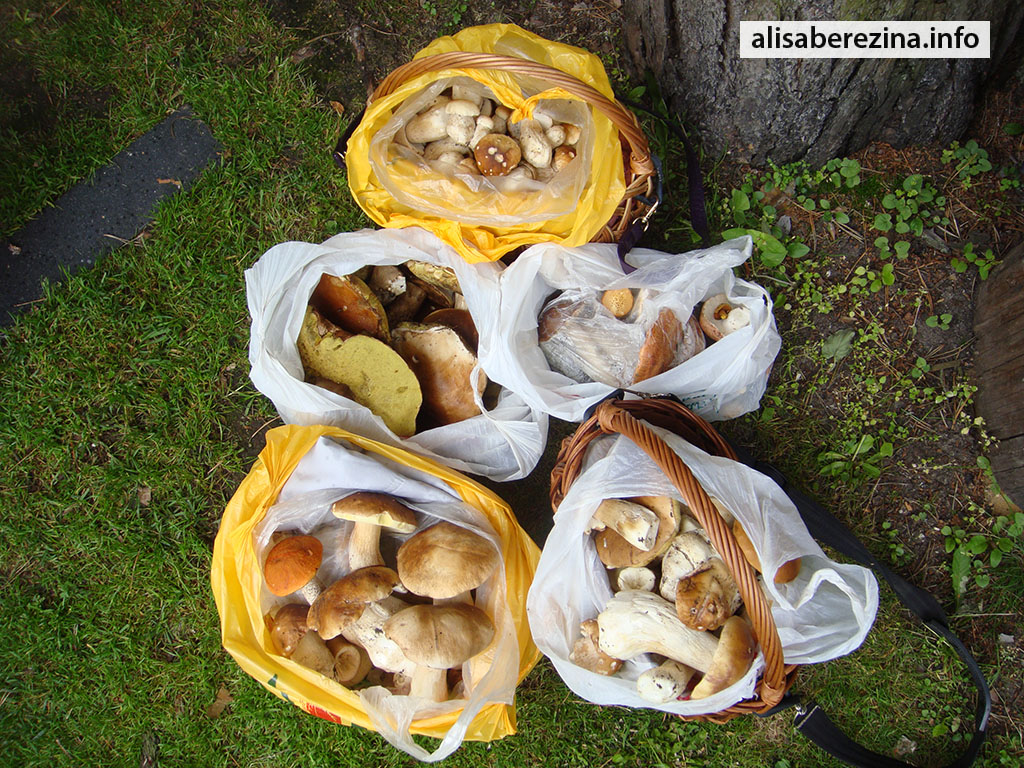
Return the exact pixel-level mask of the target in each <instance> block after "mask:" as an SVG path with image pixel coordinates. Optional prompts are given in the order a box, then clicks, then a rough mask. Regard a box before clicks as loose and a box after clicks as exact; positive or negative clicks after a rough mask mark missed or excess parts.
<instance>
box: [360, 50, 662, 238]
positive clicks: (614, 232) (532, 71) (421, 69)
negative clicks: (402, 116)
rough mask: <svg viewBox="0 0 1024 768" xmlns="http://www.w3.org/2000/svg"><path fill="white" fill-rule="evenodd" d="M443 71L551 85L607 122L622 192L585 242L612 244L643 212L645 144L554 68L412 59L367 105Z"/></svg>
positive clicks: (609, 104)
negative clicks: (614, 134)
mask: <svg viewBox="0 0 1024 768" xmlns="http://www.w3.org/2000/svg"><path fill="white" fill-rule="evenodd" d="M444 70H459V71H460V72H466V71H472V70H499V71H502V72H509V73H512V74H516V75H522V76H527V77H533V78H537V79H539V80H542V81H544V82H546V83H549V84H550V85H552V86H557V87H559V88H563V89H565V90H566V91H568V92H569V93H571V94H573V95H574V96H576V97H578V98H580V99H582V100H583V101H585V102H587V103H588V104H589V105H590V106H592V107H593V108H594V109H597V110H598V111H600V112H601V113H602V114H604V115H605V117H607V118H608V119H609V120H611V122H612V124H613V125H614V126H615V127H616V128H617V129H618V131H619V139H620V142H621V143H622V147H623V154H624V156H625V157H624V160H625V161H626V162H625V175H626V178H625V182H626V191H625V193H624V194H623V196H622V200H621V201H620V202H619V205H618V207H617V208H616V209H615V214H614V215H613V216H612V218H611V219H610V220H609V221H608V222H607V223H606V224H605V225H604V226H603V227H602V228H601V230H600V231H599V232H598V233H597V234H596V235H595V236H594V237H593V238H591V242H595V243H609V242H611V243H614V242H618V240H619V238H620V237H622V235H623V234H624V233H625V231H626V230H627V229H628V228H629V226H630V224H632V223H633V222H634V221H636V220H637V219H639V218H641V217H643V216H645V215H646V214H647V213H648V211H649V210H650V206H649V205H648V203H646V202H643V201H642V200H641V199H639V198H641V197H642V198H646V199H647V200H652V197H653V194H654V183H655V179H654V173H655V171H654V163H653V161H652V160H651V153H650V149H649V147H648V145H647V139H646V137H645V136H644V134H643V131H642V130H641V129H640V124H639V122H638V121H637V119H636V115H634V114H633V113H632V112H630V111H629V110H628V109H626V108H625V107H623V106H622V105H621V104H620V103H619V102H618V101H615V100H614V99H610V98H608V97H607V96H605V95H604V94H603V93H601V92H600V91H598V90H597V89H595V88H593V87H592V86H590V85H587V84H586V83H584V82H583V81H581V80H579V79H577V78H575V77H573V76H572V75H570V74H567V73H565V72H563V71H561V70H560V69H555V68H554V67H549V66H547V65H546V64H540V63H538V62H535V61H530V60H528V59H520V58H516V57H515V56H501V55H498V54H493V53H473V52H470V51H450V52H448V53H438V54H434V55H433V56H424V57H423V58H420V59H413V60H412V61H409V62H407V63H405V64H403V65H402V66H400V67H398V68H397V69H395V70H394V71H392V72H391V74H389V75H388V76H387V77H385V78H384V79H383V80H382V81H381V82H380V85H378V86H377V88H376V90H374V92H373V94H372V95H371V96H370V99H369V103H370V104H372V103H373V102H374V101H375V100H377V99H380V98H383V97H385V96H387V95H389V94H391V93H393V92H394V91H395V90H397V89H398V88H400V87H401V86H402V85H403V84H404V83H405V82H407V81H408V80H412V79H413V78H416V77H419V76H420V75H423V74H426V73H428V72H441V71H444Z"/></svg>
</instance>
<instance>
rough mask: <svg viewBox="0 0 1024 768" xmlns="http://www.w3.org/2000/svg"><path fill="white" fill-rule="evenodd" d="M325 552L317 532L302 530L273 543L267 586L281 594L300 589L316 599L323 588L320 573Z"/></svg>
mask: <svg viewBox="0 0 1024 768" xmlns="http://www.w3.org/2000/svg"><path fill="white" fill-rule="evenodd" d="M323 554H324V545H323V544H322V543H320V539H318V538H317V537H316V536H308V535H306V534H299V535H295V536H287V537H285V538H283V539H281V540H280V541H278V542H277V543H276V544H275V545H274V546H273V547H271V549H270V552H268V553H267V559H266V562H264V564H263V578H264V579H265V580H266V582H267V589H269V590H270V591H271V593H273V594H274V595H276V596H277V597H284V596H285V595H290V594H292V592H300V593H301V595H302V596H303V597H304V598H305V599H306V600H307V601H308V602H313V601H314V600H315V599H316V597H317V595H319V594H320V591H321V590H322V589H323V584H321V583H320V580H319V579H318V578H317V577H316V572H317V570H318V569H319V568H320V563H321V561H322V560H323Z"/></svg>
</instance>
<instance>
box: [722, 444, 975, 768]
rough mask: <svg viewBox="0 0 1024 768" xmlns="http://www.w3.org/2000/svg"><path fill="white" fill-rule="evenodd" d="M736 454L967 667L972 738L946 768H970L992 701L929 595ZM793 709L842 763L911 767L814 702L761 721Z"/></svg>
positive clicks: (805, 730) (770, 469)
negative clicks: (851, 732) (860, 738)
mask: <svg viewBox="0 0 1024 768" xmlns="http://www.w3.org/2000/svg"><path fill="white" fill-rule="evenodd" d="M736 453H737V455H738V456H739V457H740V460H741V461H742V462H743V463H744V464H747V465H748V466H750V467H752V468H753V469H756V470H757V471H759V472H761V473H762V474H765V475H768V476H769V477H770V478H772V479H773V480H774V481H775V482H776V483H777V484H778V485H779V487H780V488H782V490H783V491H785V492H786V495H787V496H789V498H790V500H792V502H793V503H794V504H795V505H796V508H797V510H799V512H800V516H801V517H802V518H803V520H804V523H805V524H806V525H807V529H808V530H809V531H810V533H811V535H812V536H814V538H816V539H817V540H818V541H820V542H822V543H823V544H827V545H828V546H830V547H832V548H833V549H835V550H836V551H838V552H841V553H842V554H844V555H846V556H847V557H849V558H851V559H852V560H854V561H856V562H858V563H860V564H861V565H864V566H867V567H869V568H872V569H873V570H875V571H876V572H877V573H879V574H880V575H881V576H882V577H883V578H884V579H885V580H886V582H888V584H889V586H890V587H892V589H893V591H894V592H895V593H896V596H897V597H899V599H900V601H901V602H902V603H903V604H904V605H905V606H906V607H907V608H909V609H910V610H911V611H912V612H913V613H914V615H915V616H917V617H918V618H919V619H921V621H922V623H923V624H924V625H925V626H926V627H928V628H929V629H930V630H932V631H933V632H934V633H935V634H937V635H939V636H940V637H942V638H943V639H945V640H946V642H947V643H949V644H950V645H951V646H952V647H953V650H955V651H956V652H957V655H958V656H959V657H960V658H961V660H963V662H964V664H965V665H966V666H967V671H968V674H969V675H970V677H971V680H972V682H973V683H974V685H975V687H976V688H977V689H978V702H977V706H976V708H975V713H974V736H973V737H972V738H971V741H970V743H969V744H968V745H967V749H966V750H965V751H964V753H963V754H962V755H961V756H960V757H959V758H958V759H957V760H955V761H954V762H952V763H949V766H948V768H966V767H967V766H969V765H971V764H972V763H973V762H974V760H975V758H977V756H978V752H979V751H980V750H981V746H982V744H983V742H984V740H985V730H986V728H987V727H988V718H989V714H990V713H991V710H992V696H991V694H990V692H989V688H988V683H987V682H986V680H985V675H984V674H983V673H982V671H981V668H980V667H979V666H978V662H977V661H976V660H975V658H974V656H972V655H971V652H970V651H969V650H968V649H967V647H966V646H965V645H964V644H963V643H962V642H961V641H960V638H958V637H957V636H956V635H954V634H953V632H952V630H950V628H949V621H948V619H947V618H946V612H945V611H944V610H942V606H941V605H939V603H938V601H937V600H936V599H935V598H934V597H932V595H931V594H929V593H928V592H925V591H924V590H923V589H921V588H919V587H916V586H914V585H913V584H911V583H910V582H908V581H907V580H905V579H904V578H903V577H902V576H900V575H899V574H897V573H895V572H893V571H892V570H891V569H890V568H889V567H887V566H886V565H885V564H884V563H882V562H880V561H879V560H878V559H877V558H875V557H874V556H873V555H872V554H871V552H869V551H868V549H867V547H865V546H864V544H863V543H862V542H861V541H860V540H859V539H858V538H857V537H856V536H855V535H854V533H853V531H851V530H850V529H849V528H847V527H846V526H845V525H844V524H843V523H842V522H840V521H839V520H838V519H837V518H836V517H835V516H834V515H832V513H831V512H829V511H828V510H826V509H825V508H824V507H822V506H821V505H820V504H818V503H817V502H816V501H814V500H813V499H811V498H810V497H809V496H807V495H806V494H804V493H803V492H802V491H800V490H799V489H797V488H794V487H793V486H792V485H790V484H789V481H788V480H787V479H786V476H785V475H783V474H782V473H781V472H780V471H779V470H778V469H776V468H775V467H774V466H772V465H771V464H767V463H765V462H761V461H757V460H756V459H754V458H753V457H752V456H751V455H750V454H749V453H748V452H747V451H745V450H744V449H743V448H739V447H737V448H736ZM791 706H796V708H797V715H796V719H795V720H794V725H795V726H796V728H797V729H798V730H799V731H800V732H801V733H802V734H803V735H804V736H806V737H807V738H808V739H810V740H811V741H813V742H814V743H815V744H817V745H818V746H819V747H821V748H822V749H824V750H825V751H826V752H828V753H829V754H831V755H833V756H834V757H837V758H839V759H840V760H842V761H843V762H845V763H847V764H849V765H853V766H857V768H890V767H891V768H913V767H912V766H911V764H910V763H905V762H903V761H901V760H897V759H895V758H892V757H888V756H886V755H880V754H878V753H877V752H872V751H871V750H869V749H866V748H865V747H862V746H861V745H860V744H858V743H857V742H855V741H853V740H852V739H850V738H849V737H848V736H847V735H846V734H845V733H843V732H842V731H841V730H840V729H839V728H838V727H837V726H836V725H835V724H834V723H833V722H832V721H831V720H830V719H829V717H828V715H826V714H825V713H824V712H823V711H822V710H821V708H820V707H818V705H817V704H814V703H813V702H808V703H803V702H800V700H799V697H796V696H787V697H786V699H785V700H784V701H783V703H782V704H780V705H779V706H778V707H775V708H774V709H773V710H772V711H771V712H768V713H765V715H766V716H767V715H770V714H774V713H775V712H778V711H780V710H781V709H787V708H789V707H791Z"/></svg>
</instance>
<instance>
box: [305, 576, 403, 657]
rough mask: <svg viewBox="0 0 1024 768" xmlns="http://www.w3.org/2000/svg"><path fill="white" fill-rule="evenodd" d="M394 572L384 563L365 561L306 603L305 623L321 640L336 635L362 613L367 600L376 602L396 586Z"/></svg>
mask: <svg viewBox="0 0 1024 768" xmlns="http://www.w3.org/2000/svg"><path fill="white" fill-rule="evenodd" d="M398 583H399V582H398V574H397V573H395V572H394V571H393V570H391V569H390V568H388V567H387V566H384V565H368V566H366V567H365V568H360V569H359V570H356V571H352V573H350V574H348V575H347V576H343V577H342V578H340V579H338V580H337V581H336V582H334V583H333V584H331V585H330V586H329V587H327V589H325V590H324V591H323V592H321V593H320V595H319V596H318V597H317V599H316V600H314V601H313V604H312V605H311V606H309V613H308V614H307V615H306V626H308V627H309V629H311V630H315V631H316V632H317V633H318V634H319V635H320V637H322V638H323V639H324V640H330V639H331V638H334V637H337V636H338V635H340V634H341V633H342V631H343V630H344V629H345V627H347V626H348V625H349V624H351V623H352V622H354V621H355V620H356V619H358V618H359V617H360V616H362V615H363V610H364V609H365V608H366V606H367V604H368V603H376V602H378V601H380V600H383V599H384V598H385V597H387V596H388V595H390V594H391V593H392V592H393V591H394V589H395V587H397V586H398Z"/></svg>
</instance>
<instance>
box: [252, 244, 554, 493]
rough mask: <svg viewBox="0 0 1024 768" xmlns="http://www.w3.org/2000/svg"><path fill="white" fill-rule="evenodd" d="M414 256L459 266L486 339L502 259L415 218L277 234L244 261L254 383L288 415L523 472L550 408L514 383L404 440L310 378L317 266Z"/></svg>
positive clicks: (463, 461) (539, 448) (343, 270)
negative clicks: (295, 238) (306, 349)
mask: <svg viewBox="0 0 1024 768" xmlns="http://www.w3.org/2000/svg"><path fill="white" fill-rule="evenodd" d="M409 260H417V261H427V262H430V263H433V264H439V265H442V266H447V267H451V268H452V269H453V270H454V271H455V273H456V275H457V277H458V279H459V285H460V287H461V289H462V292H463V296H464V297H465V299H466V303H467V305H468V308H469V311H470V313H471V314H472V316H473V321H474V323H475V324H476V328H477V331H478V333H479V335H480V342H481V344H484V343H485V340H486V339H487V338H489V337H490V336H491V335H493V333H494V330H493V329H494V326H495V323H496V322H497V317H498V312H497V308H498V304H499V302H500V299H499V295H498V290H499V288H498V274H499V272H500V266H499V265H497V264H476V265H470V264H467V263H466V262H465V261H464V260H463V259H460V258H459V257H458V256H457V255H456V254H455V253H454V252H453V251H452V250H451V249H450V248H448V247H447V246H446V245H445V244H444V243H442V242H441V241H440V240H438V239H437V238H436V237H435V236H434V235H432V234H430V233H429V232H427V231H425V230H422V229H419V228H416V227H411V228H409V229H404V230H359V231H357V232H344V233H341V234H339V235H335V236H334V237H332V238H330V239H329V240H326V241H325V242H324V243H322V244H319V245H317V244H313V243H302V242H290V243H281V244H279V245H276V246H274V247H273V248H271V249H270V250H268V251H267V252H266V253H265V254H263V256H262V257H260V259H259V260H258V261H257V262H256V263H255V264H254V265H253V266H252V267H250V268H249V269H247V270H246V272H245V284H246V294H247V299H248V303H249V314H250V316H251V318H252V327H251V330H250V340H249V362H250V364H251V371H250V378H251V379H252V382H253V384H254V385H255V386H256V388H257V389H258V390H259V391H260V392H262V393H263V394H264V395H266V396H267V397H268V398H270V400H271V401H273V403H274V406H275V407H276V408H277V411H278V413H280V414H281V418H282V419H283V420H284V421H285V422H286V423H290V424H330V425H335V426H340V427H344V428H345V429H350V430H352V431H355V432H359V433H360V434H363V435H366V436H368V437H372V438H374V439H375V440H380V441H382V442H387V443H391V444H393V445H400V446H404V447H408V448H410V449H412V450H415V451H417V452H419V453H421V454H424V455H426V456H429V457H431V458H435V459H437V460H438V461H441V462H443V463H445V464H447V465H449V466H451V467H453V468H455V469H457V470H459V471H461V472H469V473H472V474H476V475H482V476H485V477H489V478H491V479H493V480H514V479H517V478H521V477H525V476H526V475H528V474H529V473H530V471H531V470H532V469H533V467H534V466H535V465H536V464H537V462H538V460H539V459H540V456H541V454H542V453H543V452H544V445H545V442H546V440H547V428H548V421H547V416H546V414H544V413H541V412H540V411H537V410H535V409H533V408H531V407H529V406H528V405H527V404H526V403H525V402H524V401H523V399H522V398H521V397H519V396H518V395H516V394H515V393H514V392H512V391H510V390H508V389H504V390H503V391H502V392H501V394H500V396H499V398H498V402H497V404H496V405H495V406H494V408H493V409H490V410H488V409H487V408H486V407H485V406H484V404H483V402H482V400H480V398H479V397H477V405H478V406H479V407H480V408H481V413H480V414H479V415H477V416H473V417H472V418H469V419H464V420H462V421H459V422H456V423H454V424H448V425H446V426H442V427H436V428H434V429H429V430H426V431H423V432H419V433H417V434H415V435H412V436H411V437H407V438H404V439H403V438H400V437H399V436H398V435H396V434H395V433H394V432H392V431H391V430H390V429H389V428H388V427H387V426H386V425H385V423H384V421H383V420H382V419H381V418H380V417H379V416H377V415H375V414H374V413H372V412H371V411H370V410H369V409H368V408H366V407H365V406H363V405H360V404H359V403H357V402H355V401H354V400H351V399H349V398H347V397H344V396H342V395H340V394H335V393H334V392H329V391H328V390H326V389H323V388H321V387H317V386H314V385H312V384H308V383H306V382H305V381H304V375H303V367H302V361H301V360H300V359H299V352H298V346H297V344H296V339H297V338H298V335H299V328H300V327H301V325H302V319H303V316H304V313H305V311H306V305H307V303H308V301H309V296H310V295H311V294H312V292H313V289H314V288H315V287H316V284H317V282H319V280H320V277H321V275H323V274H324V273H325V272H326V273H331V274H335V275H347V274H351V273H353V272H355V271H356V270H357V269H359V268H360V267H362V266H364V265H367V264H401V263H403V262H405V261H409ZM493 364H498V363H497V361H495V362H494V363H493ZM478 367H480V368H482V369H483V371H484V373H485V374H486V375H487V376H488V378H491V379H494V380H495V381H500V379H501V378H502V377H503V376H502V374H501V373H500V372H498V371H494V370H492V364H484V363H483V362H482V360H479V366H478ZM496 374H497V375H496ZM474 375H475V374H474Z"/></svg>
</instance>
